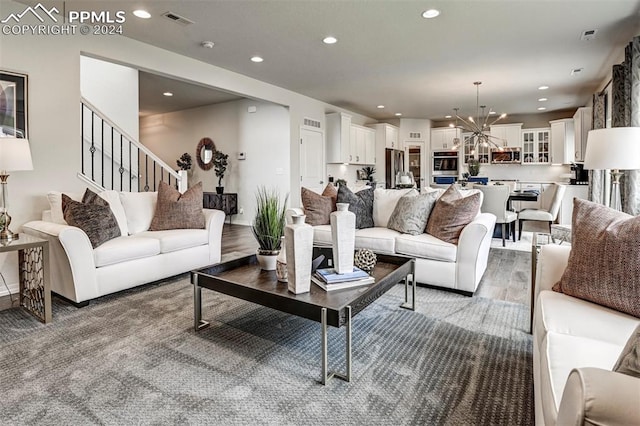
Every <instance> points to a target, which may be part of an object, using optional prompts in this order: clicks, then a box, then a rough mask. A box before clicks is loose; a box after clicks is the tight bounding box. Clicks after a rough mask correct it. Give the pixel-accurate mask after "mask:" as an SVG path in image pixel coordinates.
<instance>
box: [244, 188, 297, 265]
mask: <svg viewBox="0 0 640 426" xmlns="http://www.w3.org/2000/svg"><path fill="white" fill-rule="evenodd" d="M288 199H289V196H288V195H287V196H286V197H285V198H284V202H281V200H280V193H279V191H278V190H277V189H270V190H269V189H267V188H266V187H264V186H260V187H258V190H257V191H256V214H255V216H254V218H253V223H252V224H251V230H252V231H253V236H254V237H255V238H256V241H257V242H258V253H257V257H258V263H260V266H261V267H262V269H263V270H265V271H273V270H275V269H276V257H277V256H278V253H279V252H280V245H281V241H282V240H281V237H282V236H283V235H284V227H285V211H286V208H287V207H286V206H287V200H288Z"/></svg>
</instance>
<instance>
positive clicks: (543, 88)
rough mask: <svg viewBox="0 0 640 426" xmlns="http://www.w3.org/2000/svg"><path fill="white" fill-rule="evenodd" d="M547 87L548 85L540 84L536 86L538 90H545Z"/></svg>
mask: <svg viewBox="0 0 640 426" xmlns="http://www.w3.org/2000/svg"><path fill="white" fill-rule="evenodd" d="M548 88H549V86H540V87H538V90H547V89H548Z"/></svg>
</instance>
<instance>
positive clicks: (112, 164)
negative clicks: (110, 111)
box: [111, 127, 115, 189]
mask: <svg viewBox="0 0 640 426" xmlns="http://www.w3.org/2000/svg"><path fill="white" fill-rule="evenodd" d="M114 155H115V153H114V152H113V127H111V189H115V188H114V185H113V166H114V161H113V157H114Z"/></svg>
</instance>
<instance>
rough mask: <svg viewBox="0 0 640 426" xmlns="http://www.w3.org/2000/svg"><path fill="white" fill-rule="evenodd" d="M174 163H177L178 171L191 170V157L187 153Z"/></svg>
mask: <svg viewBox="0 0 640 426" xmlns="http://www.w3.org/2000/svg"><path fill="white" fill-rule="evenodd" d="M176 163H178V167H180V170H184V171H189V170H191V155H190V154H189V153H188V152H185V153H184V154H182V156H181V157H180V158H179V159H177V160H176Z"/></svg>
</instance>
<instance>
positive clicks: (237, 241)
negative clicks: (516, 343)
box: [222, 223, 531, 304]
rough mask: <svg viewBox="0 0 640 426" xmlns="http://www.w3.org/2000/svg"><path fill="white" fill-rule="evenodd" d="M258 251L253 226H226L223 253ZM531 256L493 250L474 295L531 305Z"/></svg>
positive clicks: (250, 252)
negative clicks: (252, 231) (252, 230)
mask: <svg viewBox="0 0 640 426" xmlns="http://www.w3.org/2000/svg"><path fill="white" fill-rule="evenodd" d="M257 248H258V244H257V243H256V240H255V238H254V237H253V234H252V233H251V227H250V226H243V225H232V224H228V223H225V225H224V228H223V231H222V254H228V253H231V252H242V253H247V254H252V253H255V251H256V249H257ZM530 282H531V253H529V252H525V251H515V250H504V249H495V248H492V249H491V250H490V251H489V263H488V265H487V270H486V271H485V273H484V276H483V277H482V281H480V285H479V286H478V289H477V290H476V292H475V296H477V297H486V298H488V299H496V300H504V301H508V302H516V303H523V304H528V303H529V294H530V292H529V286H530Z"/></svg>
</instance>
